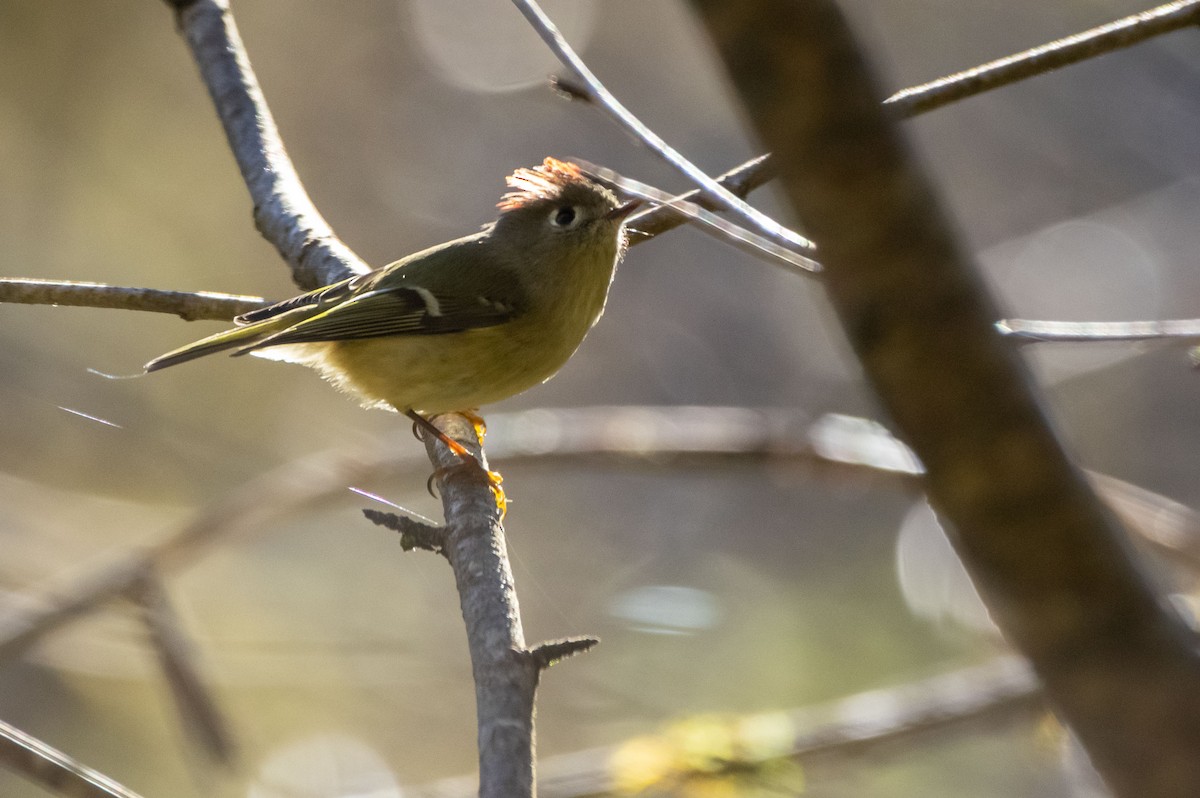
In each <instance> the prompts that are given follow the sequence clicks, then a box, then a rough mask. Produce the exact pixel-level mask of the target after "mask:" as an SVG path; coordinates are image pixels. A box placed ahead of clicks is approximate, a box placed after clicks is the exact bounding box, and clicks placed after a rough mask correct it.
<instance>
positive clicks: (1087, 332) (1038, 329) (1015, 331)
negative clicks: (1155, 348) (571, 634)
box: [996, 319, 1200, 344]
mask: <svg viewBox="0 0 1200 798" xmlns="http://www.w3.org/2000/svg"><path fill="white" fill-rule="evenodd" d="M996 329H997V330H998V331H999V332H1000V334H1001V335H1004V336H1007V337H1008V338H1010V339H1012V340H1013V341H1015V342H1016V343H1019V344H1038V343H1103V342H1117V341H1126V342H1128V341H1163V342H1175V343H1181V344H1197V343H1200V319H1168V320H1163V321H1031V320H1029V319H1003V320H1001V321H998V322H996Z"/></svg>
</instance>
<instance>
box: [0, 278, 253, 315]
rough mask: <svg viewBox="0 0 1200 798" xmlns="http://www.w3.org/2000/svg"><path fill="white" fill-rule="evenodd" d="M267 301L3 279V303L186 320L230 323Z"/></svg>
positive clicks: (0, 281) (205, 293)
mask: <svg viewBox="0 0 1200 798" xmlns="http://www.w3.org/2000/svg"><path fill="white" fill-rule="evenodd" d="M266 301H267V300H265V299H263V298H262V297H257V296H238V295H235V294H215V293H211V292H208V291H198V292H195V293H190V292H187V291H160V290H158V289H154V288H126V287H123V286H116V285H104V284H102V283H80V282H75V281H72V280H36V279H32V278H22V277H0V302H12V303H16V304H22V305H71V306H74V307H88V308H117V309H120V310H145V311H150V312H153V313H172V314H174V315H176V316H179V317H180V318H181V319H183V320H185V321H197V320H200V319H211V320H215V321H229V320H230V319H232V318H233V317H234V316H237V315H238V314H241V313H245V312H247V311H249V310H254V309H255V308H259V307H262V306H263V305H264V304H266Z"/></svg>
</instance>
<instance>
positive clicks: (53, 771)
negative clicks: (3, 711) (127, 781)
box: [0, 721, 141, 798]
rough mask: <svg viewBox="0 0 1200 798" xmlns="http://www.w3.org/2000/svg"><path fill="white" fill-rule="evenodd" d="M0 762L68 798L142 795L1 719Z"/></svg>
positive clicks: (126, 797) (132, 797)
mask: <svg viewBox="0 0 1200 798" xmlns="http://www.w3.org/2000/svg"><path fill="white" fill-rule="evenodd" d="M0 765H3V766H4V767H6V768H8V769H10V770H13V771H16V772H17V773H20V774H21V775H22V776H24V777H26V778H27V779H29V780H30V781H33V782H36V783H37V784H41V785H42V786H44V787H46V788H47V789H48V790H50V791H51V792H53V793H55V794H56V795H63V796H67V797H68V798H141V796H140V795H138V794H137V793H135V792H134V791H133V790H131V789H129V788H127V787H124V786H122V785H121V784H118V783H117V782H115V781H113V780H112V779H110V778H109V777H108V776H105V775H104V774H103V773H100V772H99V771H96V770H93V769H92V768H89V767H87V766H86V765H81V764H80V763H78V762H76V761H75V760H74V759H72V758H71V757H69V756H67V755H66V754H64V753H63V752H62V751H59V750H58V749H57V748H52V747H50V746H49V745H46V743H44V742H42V741H41V740H39V739H37V738H36V737H33V736H32V735H29V734H26V733H25V732H23V731H21V730H20V729H18V728H16V727H14V726H11V725H9V724H7V723H5V722H4V721H0Z"/></svg>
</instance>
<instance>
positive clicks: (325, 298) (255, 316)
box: [233, 272, 379, 327]
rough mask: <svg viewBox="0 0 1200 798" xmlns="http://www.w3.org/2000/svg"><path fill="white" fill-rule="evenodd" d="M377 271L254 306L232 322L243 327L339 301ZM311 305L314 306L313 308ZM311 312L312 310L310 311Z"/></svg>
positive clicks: (373, 276)
mask: <svg viewBox="0 0 1200 798" xmlns="http://www.w3.org/2000/svg"><path fill="white" fill-rule="evenodd" d="M378 275H379V272H371V273H369V274H360V275H357V276H356V277H351V278H350V279H348V280H342V281H341V282H339V283H333V284H332V285H327V286H325V287H324V288H318V289H316V290H315V291H309V292H308V293H306V294H300V295H299V296H294V297H292V298H291V299H285V300H283V301H282V302H276V303H275V304H273V305H267V306H266V307H265V308H256V309H255V310H251V311H247V312H246V313H243V314H242V315H240V316H238V317H237V318H235V319H234V320H233V323H234V324H236V325H237V326H239V327H245V326H247V325H250V324H257V323H258V322H260V321H267V320H268V319H273V318H276V317H277V316H282V315H283V314H284V313H290V312H291V311H293V310H296V309H297V308H311V309H312V310H313V311H315V310H317V309H319V308H320V306H321V305H328V304H331V303H335V302H340V301H342V300H343V299H345V298H346V297H347V296H350V295H351V294H353V293H354V292H355V291H356V290H358V289H359V288H360V287H361V286H362V285H363V284H364V283H367V282H369V281H370V280H373V279H376V278H377V277H378ZM313 306H316V307H315V308H314V307H313ZM310 312H312V311H310Z"/></svg>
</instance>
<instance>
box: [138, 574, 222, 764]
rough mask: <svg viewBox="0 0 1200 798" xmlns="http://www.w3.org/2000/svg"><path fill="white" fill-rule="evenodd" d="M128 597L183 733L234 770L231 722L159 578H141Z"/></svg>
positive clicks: (150, 576)
mask: <svg viewBox="0 0 1200 798" xmlns="http://www.w3.org/2000/svg"><path fill="white" fill-rule="evenodd" d="M129 597H130V598H131V599H133V600H134V601H135V602H136V603H137V604H138V606H139V607H141V610H142V618H143V620H144V621H145V623H146V628H147V630H148V631H149V633H150V640H151V642H152V643H153V645H154V650H155V652H156V653H157V654H158V661H159V664H160V665H161V666H162V669H163V675H164V676H165V677H166V680H167V685H168V686H169V687H170V688H171V695H172V696H173V697H174V699H175V707H176V709H177V710H178V711H179V716H180V720H181V722H182V724H183V728H184V731H185V732H187V733H188V736H189V737H190V738H192V739H193V740H195V741H196V742H197V743H198V744H199V745H200V747H201V748H202V749H203V750H204V752H205V753H206V754H208V755H209V756H210V757H212V759H213V760H214V761H216V762H219V763H221V764H223V765H231V764H233V761H234V759H235V757H236V754H237V751H236V748H237V746H236V744H235V742H234V739H233V732H232V731H231V729H230V726H229V721H228V719H227V718H226V717H225V713H223V712H222V711H221V708H220V707H219V706H218V704H217V700H216V698H215V697H214V696H213V694H212V691H211V689H210V688H209V686H208V685H207V684H206V682H205V680H204V677H203V676H201V675H200V670H199V668H198V666H197V654H196V650H195V646H193V645H192V643H191V641H190V640H188V638H187V634H186V633H185V632H184V630H183V622H182V621H181V620H180V618H179V616H178V614H177V613H176V612H175V608H174V607H173V606H172V605H171V600H170V597H168V595H167V591H166V587H165V586H164V585H163V584H162V579H161V578H160V577H159V575H158V573H157V572H155V571H147V572H145V573H143V574H142V577H141V579H140V580H139V581H138V582H137V584H136V585H134V587H133V589H132V590H131V591H130V592H129Z"/></svg>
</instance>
